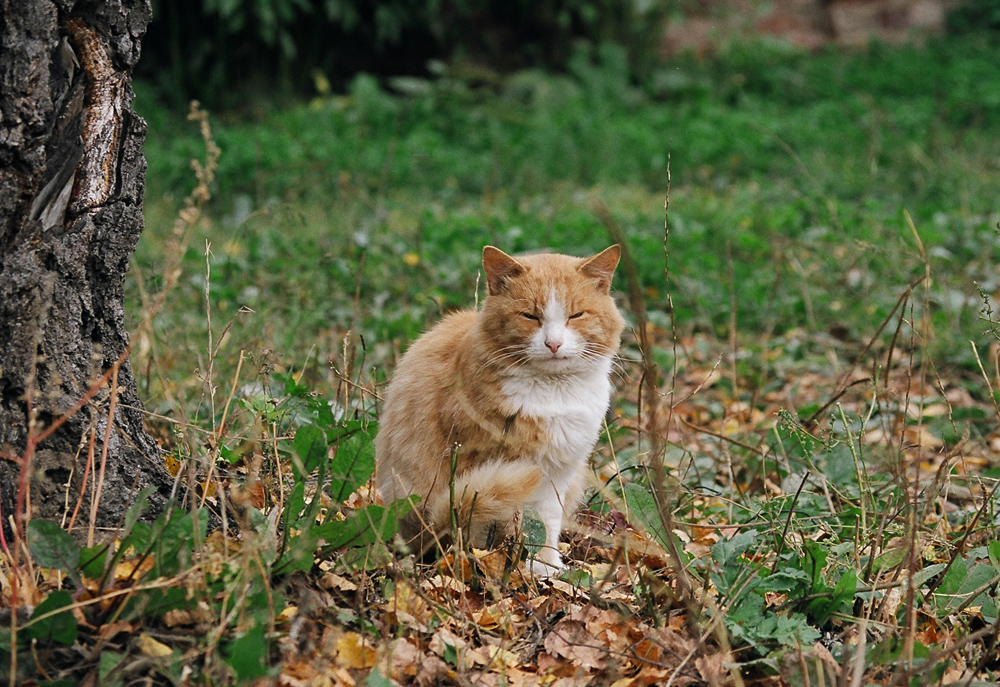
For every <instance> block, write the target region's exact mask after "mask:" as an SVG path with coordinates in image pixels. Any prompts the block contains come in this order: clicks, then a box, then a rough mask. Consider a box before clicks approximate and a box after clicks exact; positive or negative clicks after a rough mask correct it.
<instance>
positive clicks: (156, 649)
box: [136, 632, 174, 658]
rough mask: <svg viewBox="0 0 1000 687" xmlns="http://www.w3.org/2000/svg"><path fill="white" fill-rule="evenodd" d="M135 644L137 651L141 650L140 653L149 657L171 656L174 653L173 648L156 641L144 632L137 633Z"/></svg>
mask: <svg viewBox="0 0 1000 687" xmlns="http://www.w3.org/2000/svg"><path fill="white" fill-rule="evenodd" d="M136 644H137V645H138V647H139V651H140V652H142V655H143V656H149V657H150V658H165V657H167V656H172V655H173V653H174V650H173V649H171V648H170V647H169V646H167V645H166V644H163V643H162V642H158V641H156V640H155V639H153V638H152V637H150V636H149V635H148V634H146V633H145V632H143V633H142V634H140V635H139V638H138V639H137V640H136Z"/></svg>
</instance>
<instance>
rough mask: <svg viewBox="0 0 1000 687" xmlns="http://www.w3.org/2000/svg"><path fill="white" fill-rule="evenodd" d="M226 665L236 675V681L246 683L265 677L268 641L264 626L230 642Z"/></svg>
mask: <svg viewBox="0 0 1000 687" xmlns="http://www.w3.org/2000/svg"><path fill="white" fill-rule="evenodd" d="M226 656H227V658H226V663H228V664H229V667H230V668H232V669H233V672H235V673H236V680H237V681H238V682H240V683H246V682H249V681H250V680H253V679H255V678H259V677H264V676H266V675H267V673H268V669H267V640H266V638H265V637H264V626H263V625H257V626H255V627H254V628H253V629H251V630H250V631H249V632H247V633H246V634H244V635H243V636H242V637H238V638H237V639H234V640H233V641H231V642H229V646H228V647H226Z"/></svg>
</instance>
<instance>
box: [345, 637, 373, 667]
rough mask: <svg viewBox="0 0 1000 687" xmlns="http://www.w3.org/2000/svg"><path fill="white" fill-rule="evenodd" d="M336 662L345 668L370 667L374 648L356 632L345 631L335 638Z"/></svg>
mask: <svg viewBox="0 0 1000 687" xmlns="http://www.w3.org/2000/svg"><path fill="white" fill-rule="evenodd" d="M337 663H339V664H340V665H341V666H343V667H345V668H355V669H359V668H371V667H372V666H374V665H375V649H373V648H372V647H371V646H369V645H368V643H367V642H366V640H365V638H364V637H362V636H361V635H359V634H358V633H357V632H345V633H344V634H343V635H341V636H340V638H339V639H338V640H337Z"/></svg>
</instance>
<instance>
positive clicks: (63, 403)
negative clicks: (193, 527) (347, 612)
mask: <svg viewBox="0 0 1000 687" xmlns="http://www.w3.org/2000/svg"><path fill="white" fill-rule="evenodd" d="M149 19H150V5H149V0H0V116H2V120H0V514H2V517H3V524H4V530H5V531H6V533H7V535H8V536H9V535H10V533H11V530H10V529H9V526H8V525H9V523H10V518H11V516H12V515H14V516H15V517H21V516H24V515H27V516H29V517H33V518H35V517H41V518H48V519H54V520H57V521H62V522H63V523H64V524H68V523H69V521H70V520H71V519H73V514H74V512H77V513H78V515H77V516H76V517H75V520H74V522H75V527H74V529H76V530H78V531H79V530H80V529H81V528H85V527H86V526H87V525H88V524H89V523H90V520H91V515H92V510H91V509H92V508H93V507H94V506H93V502H94V499H95V497H99V504H98V505H97V506H96V511H95V512H96V517H95V521H96V525H97V526H98V527H111V528H114V527H116V526H117V525H119V524H120V523H121V521H122V516H123V514H124V512H125V510H126V509H127V508H128V506H129V504H130V502H132V501H134V499H135V495H136V494H137V492H138V491H139V489H141V488H143V487H147V486H151V487H153V488H154V490H155V493H154V494H153V496H152V497H151V503H152V504H153V507H154V510H159V509H162V507H163V506H164V504H165V503H166V497H167V495H168V494H169V491H170V488H171V485H172V480H171V478H170V476H169V474H168V473H167V472H166V470H165V469H164V466H163V461H162V459H161V456H160V453H159V450H158V448H157V445H156V443H155V442H154V441H153V440H152V438H151V437H150V436H149V434H147V432H146V430H145V428H144V426H143V407H142V403H141V401H140V400H139V398H138V395H137V393H136V385H135V381H134V379H133V376H132V371H131V368H130V366H129V363H128V358H127V349H128V341H129V337H128V332H127V331H126V330H125V323H124V310H123V283H124V279H125V273H126V271H127V269H128V262H129V259H130V257H131V255H132V252H133V250H134V249H135V245H136V242H137V241H138V239H139V235H140V233H142V229H143V218H142V199H143V190H144V186H145V172H146V160H145V158H144V157H143V155H142V150H141V149H142V143H143V140H144V139H145V132H146V123H145V122H144V121H143V120H142V119H141V118H140V117H138V116H137V115H136V114H135V113H134V112H133V111H132V110H131V103H132V98H133V93H132V88H131V79H130V75H131V71H132V68H133V67H134V66H135V63H136V60H137V59H138V58H139V40H140V38H141V37H142V35H143V33H144V32H145V30H146V25H147V23H148V22H149ZM109 413H110V414H111V415H112V416H113V421H112V422H111V426H110V428H109V427H108V418H109ZM60 420H64V421H63V422H62V424H61V425H59V426H58V428H57V429H55V431H54V432H51V434H50V435H49V436H45V434H47V433H48V432H50V431H51V428H52V427H53V426H54V425H55V424H58V422H59V421H60ZM39 437H44V438H43V439H42V440H41V441H40V442H39V443H38V444H37V446H34V444H35V440H36V439H37V438H39ZM85 475H86V483H85V482H84V477H85ZM28 484H30V490H28V489H24V488H23V487H24V485H28ZM98 484H99V485H100V486H98V487H97V488H95V485H98ZM78 504H79V505H78Z"/></svg>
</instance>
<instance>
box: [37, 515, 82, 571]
mask: <svg viewBox="0 0 1000 687" xmlns="http://www.w3.org/2000/svg"><path fill="white" fill-rule="evenodd" d="M28 548H29V549H30V550H31V556H32V558H34V559H35V563H37V564H38V565H40V566H42V567H43V568H55V569H57V570H62V571H63V572H65V573H67V574H69V576H70V577H71V578H72V579H73V581H74V582H75V583H77V585H79V581H80V578H79V575H78V574H77V566H78V565H79V564H80V545H79V544H77V543H76V541H75V540H74V539H73V537H72V536H70V534H69V532H67V531H66V530H64V529H63V528H61V527H60V526H59V525H57V524H56V523H54V522H52V521H50V520H32V521H31V522H29V523H28Z"/></svg>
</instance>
